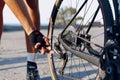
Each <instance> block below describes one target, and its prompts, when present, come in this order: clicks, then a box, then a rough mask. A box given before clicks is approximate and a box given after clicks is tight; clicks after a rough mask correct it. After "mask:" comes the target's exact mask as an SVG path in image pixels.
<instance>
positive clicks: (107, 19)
mask: <svg viewBox="0 0 120 80" xmlns="http://www.w3.org/2000/svg"><path fill="white" fill-rule="evenodd" d="M62 1H63V2H62ZM67 1H68V2H69V1H70V0H67ZM73 1H75V0H73ZM76 1H79V0H76ZM80 1H81V0H80ZM82 1H83V2H82V3H84V1H88V2H89V1H90V2H92V1H93V2H94V1H95V0H82ZM64 2H65V0H56V2H55V5H54V7H53V10H52V14H51V18H50V22H49V28H48V37H49V38H50V39H51V44H52V45H51V49H54V46H53V45H54V43H55V42H56V41H57V42H58V43H60V46H62V50H64V51H65V53H66V50H67V53H69V54H67V56H68V57H69V58H68V60H72V59H76V61H75V62H79V61H81V62H83V64H79V63H77V67H78V66H79V68H81V67H80V66H81V65H82V67H85V66H86V65H87V66H88V64H89V65H91V67H92V69H91V71H92V73H93V74H94V77H93V76H92V79H95V76H96V75H95V74H97V72H98V66H99V58H98V57H96V56H95V55H94V54H89V53H87V54H86V53H85V52H84V51H82V50H78V51H77V50H75V49H74V48H71V45H68V44H67V43H65V41H64V40H63V37H62V35H61V34H60V33H61V31H60V29H62V30H63V29H67V28H68V27H69V25H70V24H71V22H72V21H70V22H65V21H63V24H66V23H67V24H66V25H64V26H66V28H63V27H61V26H59V27H57V28H56V22H57V17H56V16H57V15H59V14H58V12H59V11H60V8H61V7H62V3H63V4H64ZM71 2H72V1H71ZM90 2H89V3H90ZM96 2H97V4H98V5H99V7H100V11H99V12H100V13H101V14H102V15H101V17H102V22H103V25H101V26H103V27H99V28H101V29H102V28H103V30H104V31H103V39H102V41H103V43H102V47H104V44H105V42H106V41H107V40H108V39H109V36H108V32H109V31H107V30H111V31H112V30H113V17H112V11H111V7H110V4H109V2H108V0H96ZM89 3H88V4H89ZM78 4H79V2H78ZM71 5H72V3H71ZM87 7H88V6H87ZM89 7H90V6H89ZM94 7H96V6H94ZM97 8H98V7H97ZM97 8H96V9H97ZM95 11H96V10H95ZM93 13H95V12H93ZM93 13H91V14H93ZM89 14H90V13H89ZM67 15H68V14H67ZM98 15H99V14H98ZM65 17H67V16H65ZM84 17H85V16H84ZM93 17H94V16H93ZM63 20H64V19H63ZM73 20H74V19H73ZM68 21H69V20H68ZM82 24H83V23H82ZM62 26H63V25H62ZM91 26H93V25H91ZM101 29H100V30H101ZM54 31H57V34H60V35H57V34H55V32H54ZM59 31H60V32H59ZM64 32H66V31H64ZM88 32H89V31H88ZM89 33H90V32H89ZM54 34H55V36H56V35H57V36H56V37H57V38H56V41H54ZM63 34H64V33H63ZM98 35H99V34H98ZM88 41H89V40H88ZM93 42H94V41H93ZM94 43H95V42H94ZM92 45H94V46H96V45H99V44H98V43H96V44H91V46H92ZM97 47H98V46H97ZM95 49H96V48H94V49H93V50H95ZM100 49H101V48H100ZM101 50H102V49H101ZM101 50H100V51H101ZM64 51H63V52H64ZM68 51H70V52H68ZM100 51H98V52H99V53H100ZM88 52H89V51H88ZM70 54H71V55H70ZM56 56H57V55H56V54H54V55H48V63H49V67H50V72H51V77H52V80H77V79H80V78H83V76H85V77H86V75H87V78H88V79H91V75H90V74H91V73H89V71H86V70H87V67H85V69H84V71H86V74H85V75H82V76H79V77H78V76H74V75H73V74H70V75H68V73H67V74H65V75H64V74H63V73H61V74H60V75H59V74H58V70H57V69H58V68H59V67H60V66H61V65H59V64H58V63H59V62H58V61H60V62H62V60H64V59H63V58H62V59H59V60H58V59H57V57H56ZM70 56H72V58H71V57H70ZM81 58H82V59H81ZM83 59H84V60H86V61H84V60H83ZM56 62H57V63H56ZM86 62H87V63H86ZM71 63H72V64H73V62H71ZM91 63H92V64H94V65H95V66H97V67H95V66H94V65H92V64H91ZM62 64H63V63H62ZM68 64H69V62H68V63H67V65H68ZM56 65H57V66H56ZM72 66H74V67H76V66H75V64H73V65H72ZM66 67H69V66H66ZM63 71H64V70H63ZM84 71H83V72H84ZM76 73H77V74H81V71H79V72H76ZM76 73H75V75H76ZM83 74H84V73H83ZM71 75H72V76H71ZM73 76H74V77H73ZM83 79H84V78H83Z"/></svg>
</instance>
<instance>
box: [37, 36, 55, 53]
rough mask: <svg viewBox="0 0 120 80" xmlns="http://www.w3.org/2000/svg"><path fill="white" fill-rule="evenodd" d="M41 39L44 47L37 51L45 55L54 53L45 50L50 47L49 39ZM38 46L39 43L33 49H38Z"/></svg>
mask: <svg viewBox="0 0 120 80" xmlns="http://www.w3.org/2000/svg"><path fill="white" fill-rule="evenodd" d="M43 39H44V41H45V46H43V47H41V49H40V50H39V52H40V53H41V54H45V53H48V54H54V53H55V52H54V51H53V50H49V49H47V47H49V46H50V43H49V39H48V38H47V37H43ZM40 45H41V43H36V45H35V48H36V49H37V48H39V46H40Z"/></svg>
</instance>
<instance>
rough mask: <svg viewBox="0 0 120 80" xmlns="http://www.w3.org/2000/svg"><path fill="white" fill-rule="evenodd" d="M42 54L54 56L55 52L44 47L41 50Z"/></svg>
mask: <svg viewBox="0 0 120 80" xmlns="http://www.w3.org/2000/svg"><path fill="white" fill-rule="evenodd" d="M40 53H41V54H45V53H48V54H54V53H55V52H54V51H53V50H49V49H47V48H45V47H42V48H41V50H40Z"/></svg>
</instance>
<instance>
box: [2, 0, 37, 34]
mask: <svg viewBox="0 0 120 80" xmlns="http://www.w3.org/2000/svg"><path fill="white" fill-rule="evenodd" d="M4 2H5V3H6V4H7V5H8V6H9V8H10V9H11V10H12V12H13V13H14V14H15V16H16V17H17V19H18V20H19V21H20V23H21V24H22V26H23V29H24V30H25V31H26V33H27V35H29V34H30V33H31V32H33V31H34V30H35V26H34V24H33V23H32V20H31V18H30V16H29V14H28V12H27V8H26V6H25V4H24V2H23V0H4Z"/></svg>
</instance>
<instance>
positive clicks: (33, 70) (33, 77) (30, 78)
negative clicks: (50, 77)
mask: <svg viewBox="0 0 120 80" xmlns="http://www.w3.org/2000/svg"><path fill="white" fill-rule="evenodd" d="M27 80H40V76H39V72H38V70H37V65H36V63H33V62H28V64H27Z"/></svg>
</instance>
